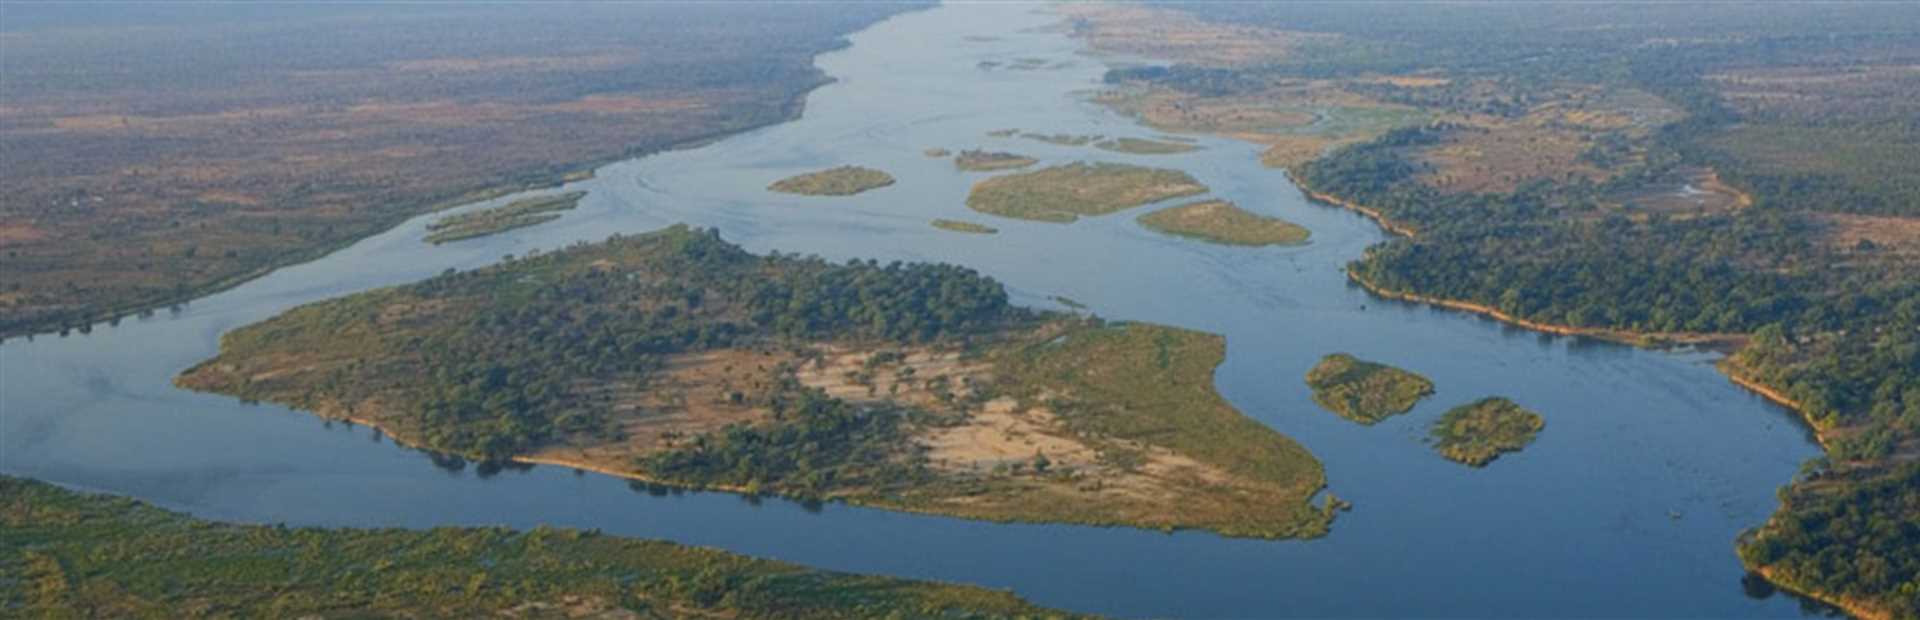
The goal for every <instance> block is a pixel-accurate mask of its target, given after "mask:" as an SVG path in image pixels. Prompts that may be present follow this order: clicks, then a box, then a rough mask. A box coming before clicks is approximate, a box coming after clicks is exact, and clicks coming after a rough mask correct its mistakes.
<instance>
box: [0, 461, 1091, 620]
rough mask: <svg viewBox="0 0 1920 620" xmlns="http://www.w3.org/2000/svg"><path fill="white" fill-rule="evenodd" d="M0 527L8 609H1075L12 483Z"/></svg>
mask: <svg viewBox="0 0 1920 620" xmlns="http://www.w3.org/2000/svg"><path fill="white" fill-rule="evenodd" d="M0 524H3V525H4V527H0V583H6V584H10V586H11V587H7V588H0V609H5V610H6V615H9V616H14V615H16V614H17V615H18V616H19V617H37V618H66V617H73V618H82V617H97V618H105V617H122V618H125V617H146V618H233V617H286V618H293V617H301V618H363V617H470V618H471V617H538V618H583V617H594V618H665V617H673V618H688V617H694V618H848V617H856V616H857V617H883V616H886V617H891V616H895V615H898V616H902V617H904V616H916V617H921V616H925V617H951V618H1052V617H1058V618H1065V617H1074V615H1073V614H1068V613H1065V612H1059V611H1054V610H1048V609H1043V608H1040V607H1035V606H1033V605H1030V604H1028V603H1026V602H1025V601H1022V600H1020V599H1019V598H1017V597H1015V596H1013V595H1012V594H1008V593H1005V592H996V591H992V590H986V589H983V588H975V587H968V586H959V585H948V584H941V583H932V582H923V581H910V580H905V579H893V578H885V577H867V576H861V575H850V574H845V573H833V572H826V571H819V570H812V569H807V568H803V567H800V566H795V565H792V564H787V563H783V562H774V561H768V560H758V559H752V558H747V557H742V556H738V555H734V554H731V553H726V552H722V551H716V550H712V549H702V548H697V547H687V546H683V545H677V544H673V543H668V542H660V541H651V540H638V539H629V538H617V537H613V536H607V535H603V534H600V533H597V532H593V531H579V530H565V529H552V528H545V527H541V528H535V529H532V530H526V531H514V530H508V529H504V528H436V529H432V530H401V529H319V528H287V527H281V526H271V525H237V524H227V523H215V522H209V521H203V520H199V519H195V518H192V517H189V516H186V515H182V514H179V513H173V512H168V511H165V510H161V509H158V508H155V507H152V506H148V505H146V504H143V503H141V502H138V501H134V500H129V499H123V498H117V497H109V496H103V495H87V494H81V493H75V492H72V491H67V490H64V489H60V488H58V487H55V486H53V485H49V484H45V483H41V482H35V481H30V480H23V479H19V478H10V477H0Z"/></svg>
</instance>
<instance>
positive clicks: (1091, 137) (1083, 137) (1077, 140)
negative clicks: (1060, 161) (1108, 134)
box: [1020, 133, 1104, 146]
mask: <svg viewBox="0 0 1920 620" xmlns="http://www.w3.org/2000/svg"><path fill="white" fill-rule="evenodd" d="M1020 137H1022V138H1026V139H1028V140H1039V141H1041V142H1045V143H1047V144H1057V145H1060V146H1086V145H1089V144H1092V143H1093V142H1094V141H1096V140H1099V139H1100V138H1102V137H1104V136H1101V135H1099V134H1072V133H1056V134H1043V133H1023V134H1020Z"/></svg>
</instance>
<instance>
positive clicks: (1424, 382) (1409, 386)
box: [1307, 353, 1433, 426]
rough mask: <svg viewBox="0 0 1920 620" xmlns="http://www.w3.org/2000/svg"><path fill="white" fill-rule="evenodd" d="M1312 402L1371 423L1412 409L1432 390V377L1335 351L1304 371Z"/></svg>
mask: <svg viewBox="0 0 1920 620" xmlns="http://www.w3.org/2000/svg"><path fill="white" fill-rule="evenodd" d="M1307 386H1308V387H1310V388H1313V402H1316V403H1319V404H1320V406H1321V407H1325V408H1326V409H1327V410H1328V411H1332V412H1334V413H1335V414H1338V415H1339V416H1340V417H1343V418H1346V419H1348V420H1352V421H1354V422H1359V423H1361V424H1365V425H1369V426H1371V425H1373V424H1376V423H1379V422H1380V421H1381V420H1385V419H1387V418H1389V417H1392V416H1396V415H1400V414H1402V413H1406V412H1407V411H1409V410H1412V409H1413V405H1414V404H1415V403H1418V402H1420V399H1422V398H1426V397H1427V396H1430V395H1432V394H1433V381H1430V380H1428V379H1427V378H1426V377H1422V376H1420V375H1417V374H1413V373H1411V372H1407V371H1405V370H1401V369H1399V368H1394V367H1392V366H1388V365H1386V364H1379V363H1374V362H1369V361H1365V360H1362V359H1359V358H1356V357H1354V356H1352V355H1348V354H1346V353H1335V354H1333V355H1328V356H1326V357H1324V358H1321V359H1320V363H1319V364H1317V365H1315V366H1314V367H1313V369H1312V370H1309V371H1307Z"/></svg>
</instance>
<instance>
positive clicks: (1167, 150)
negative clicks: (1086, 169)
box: [1093, 138, 1200, 155]
mask: <svg viewBox="0 0 1920 620" xmlns="http://www.w3.org/2000/svg"><path fill="white" fill-rule="evenodd" d="M1093 146H1094V147H1095V148H1099V149H1102V150H1108V151H1113V152H1116V153H1130V154H1133V155H1172V154H1175V153H1190V152H1193V151H1197V150H1200V147H1198V146H1195V145H1192V144H1187V143H1183V142H1172V141H1160V140H1148V139H1145V138H1114V139H1111V140H1101V141H1099V142H1095V143H1094V144H1093Z"/></svg>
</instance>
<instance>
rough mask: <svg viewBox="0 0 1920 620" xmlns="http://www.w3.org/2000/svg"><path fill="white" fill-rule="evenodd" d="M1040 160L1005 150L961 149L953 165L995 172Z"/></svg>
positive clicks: (963, 168)
mask: <svg viewBox="0 0 1920 620" xmlns="http://www.w3.org/2000/svg"><path fill="white" fill-rule="evenodd" d="M1039 161H1040V160H1038V159H1034V158H1032V157H1027V156H1025V155H1020V154H1017V153H1008V152H1005V151H982V150H977V149H970V150H965V151H961V152H960V155H958V156H956V157H954V158H953V166H954V167H955V168H959V169H961V170H966V171H968V172H993V171H997V170H1012V169H1015V168H1025V167H1027V166H1031V165H1034V164H1036V163H1039Z"/></svg>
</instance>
